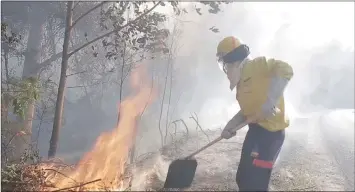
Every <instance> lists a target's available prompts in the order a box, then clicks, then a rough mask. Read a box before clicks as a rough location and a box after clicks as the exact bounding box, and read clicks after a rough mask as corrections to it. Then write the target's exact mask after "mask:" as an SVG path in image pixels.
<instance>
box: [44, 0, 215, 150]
mask: <svg viewBox="0 0 355 192" xmlns="http://www.w3.org/2000/svg"><path fill="white" fill-rule="evenodd" d="M104 3H105V2H102V3H100V4H98V5H96V6H95V7H93V8H92V9H90V10H89V11H87V12H86V13H84V14H82V15H81V16H80V17H79V18H78V19H77V20H75V21H74V22H73V24H72V25H69V26H68V24H67V28H68V29H72V28H73V27H74V25H75V24H76V23H77V22H78V21H79V20H80V19H82V18H83V17H84V16H86V15H88V14H89V13H90V12H92V11H93V10H95V9H96V8H98V7H102V5H103V4H104ZM202 3H203V4H205V5H209V6H210V7H211V9H209V10H208V11H209V12H210V13H217V12H218V11H219V8H218V5H219V4H220V3H210V2H202ZM68 4H69V3H68ZM148 4H149V2H119V3H115V2H114V3H112V4H110V5H108V6H107V7H106V8H107V9H106V11H103V12H102V13H103V16H105V17H102V19H101V21H102V22H101V23H102V24H101V26H102V28H104V29H105V30H108V29H109V27H108V25H107V23H106V22H107V21H109V23H111V24H112V26H113V30H111V31H109V32H107V33H105V34H103V35H101V36H98V37H96V38H94V39H92V40H90V41H87V42H86V43H84V44H83V45H81V46H78V47H77V48H74V49H73V50H72V51H70V52H68V53H64V49H63V58H62V70H61V74H62V75H61V76H60V82H61V83H60V85H59V87H58V98H57V103H56V113H55V118H54V123H53V134H52V137H51V142H50V149H49V153H48V157H54V156H55V151H56V147H57V141H58V137H59V135H58V134H59V128H60V127H61V123H60V121H61V116H62V115H61V114H62V112H63V99H64V92H65V91H64V90H65V79H66V75H64V74H66V69H67V66H68V60H69V58H70V57H71V56H72V55H74V54H75V53H77V52H79V51H80V50H82V49H83V48H86V47H88V46H89V45H91V44H93V43H95V42H97V41H99V40H101V39H103V40H102V45H103V47H105V48H109V47H111V48H112V47H114V48H116V47H117V43H116V42H115V43H111V42H112V41H105V38H108V39H110V40H112V39H111V38H112V37H111V35H115V36H116V37H118V38H121V39H124V40H125V43H126V42H130V44H132V45H133V49H136V50H137V51H138V50H139V49H144V48H147V47H149V50H151V51H152V52H160V51H163V52H166V50H167V49H166V48H165V46H164V45H161V44H159V43H158V42H157V40H158V39H161V38H162V36H163V38H164V36H166V34H167V33H166V32H167V31H166V30H165V29H164V28H162V27H161V26H160V23H162V22H164V21H165V20H166V16H165V15H164V14H162V13H158V12H152V11H153V10H154V9H155V8H156V7H158V6H159V5H162V6H165V3H162V2H157V3H154V4H153V6H152V7H151V8H148V7H147V5H148ZM170 5H172V7H173V10H174V12H175V13H176V14H180V12H181V9H179V8H178V6H177V5H178V2H170ZM71 6H72V5H71ZM142 8H143V10H142ZM130 10H131V11H132V13H133V14H134V15H135V16H136V17H135V19H133V20H130V21H126V19H125V17H124V16H123V14H124V13H126V12H127V11H130ZM67 11H68V10H67ZM69 11H72V10H69ZM71 14H72V13H71ZM67 17H68V15H67ZM108 18H109V19H108ZM67 22H68V18H67ZM122 29H126V30H127V31H126V32H123V33H120V32H121V31H122ZM66 32H67V33H66V34H68V31H66ZM66 38H67V37H66V36H65V38H64V39H66ZM68 38H69V37H68ZM65 42H66V41H65ZM65 42H64V43H65ZM68 42H69V39H68ZM118 44H120V42H119V43H118ZM134 45H137V46H134ZM63 47H64V46H63ZM92 50H93V54H94V55H98V52H96V51H95V47H94V46H92ZM66 51H67V50H66ZM115 51H116V50H115ZM116 55H117V52H113V51H107V53H106V56H107V57H109V58H114V59H115V58H117V56H116ZM115 56H116V57H115ZM63 65H64V66H63ZM63 70H64V71H63Z"/></svg>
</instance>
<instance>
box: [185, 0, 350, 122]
mask: <svg viewBox="0 0 355 192" xmlns="http://www.w3.org/2000/svg"><path fill="white" fill-rule="evenodd" d="M223 10H224V11H223V13H221V14H219V15H217V16H214V15H212V16H206V17H203V18H200V21H199V25H196V24H195V23H192V24H190V25H188V24H186V25H187V26H188V27H186V28H187V29H184V30H185V31H186V30H187V32H186V33H185V34H189V35H188V36H189V37H186V38H187V39H188V41H189V42H190V44H191V45H192V44H193V46H186V47H184V48H185V49H188V50H189V51H195V52H197V54H198V55H199V56H198V57H199V58H200V59H201V60H200V62H199V63H198V64H197V66H196V67H197V70H200V72H197V77H196V78H197V79H198V82H197V85H198V86H197V90H195V94H194V96H193V99H194V98H196V100H200V99H201V98H204V99H203V101H204V104H203V107H202V108H201V110H200V111H199V114H201V115H202V114H204V115H203V116H206V117H205V119H213V118H214V119H216V118H217V119H218V118H219V116H218V114H223V113H228V116H231V115H233V114H234V113H235V112H236V111H237V109H235V108H236V106H235V104H234V103H235V102H236V101H235V100H234V94H235V93H231V92H230V91H229V90H228V82H227V80H226V77H223V76H221V74H223V73H222V72H220V71H218V68H217V65H216V64H215V54H214V53H215V47H216V45H217V43H218V41H219V40H221V39H222V38H223V37H225V36H230V35H234V36H236V37H238V38H241V39H242V40H243V41H244V43H246V44H248V45H249V47H250V49H251V54H252V56H253V57H257V56H268V57H273V58H276V59H281V60H284V61H287V62H289V63H290V64H291V65H292V67H293V69H294V73H295V75H294V78H293V79H292V81H291V82H290V84H289V86H288V88H287V90H286V93H285V95H286V102H287V104H286V106H287V109H288V112H289V113H290V115H291V116H297V115H301V114H302V113H305V112H307V113H310V112H312V111H318V110H323V109H332V108H353V106H354V101H353V100H354V99H353V98H354V95H353V92H354V84H353V76H354V59H353V54H354V3H260V2H258V3H233V4H232V5H228V6H225V8H224V9H223ZM204 19H206V20H204ZM193 25H195V26H193ZM204 25H206V27H202V26H204ZM209 26H216V27H217V28H219V30H220V33H218V34H213V33H212V32H206V28H207V27H209ZM192 31H194V32H193V33H192ZM190 32H191V33H190ZM190 34H191V35H190ZM201 34H203V35H201ZM188 50H184V51H185V52H188ZM196 50H197V51H196ZM191 65H193V64H191ZM202 68H204V69H202ZM206 71H208V72H210V73H206ZM212 71H213V72H212ZM212 73H213V74H212ZM219 73H220V74H219ZM220 119H221V121H225V119H224V118H222V117H221V118H220ZM210 121H212V120H210ZM216 121H217V120H216ZM209 124H211V122H209ZM206 126H208V125H206Z"/></svg>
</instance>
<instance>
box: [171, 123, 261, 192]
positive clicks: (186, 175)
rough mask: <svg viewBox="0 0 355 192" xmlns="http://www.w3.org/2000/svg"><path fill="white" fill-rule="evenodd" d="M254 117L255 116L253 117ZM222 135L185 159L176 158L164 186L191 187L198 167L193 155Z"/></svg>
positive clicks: (217, 139)
mask: <svg viewBox="0 0 355 192" xmlns="http://www.w3.org/2000/svg"><path fill="white" fill-rule="evenodd" d="M253 119H254V118H253ZM251 122H252V121H250V120H247V121H246V122H244V123H243V124H241V125H240V126H238V127H236V128H234V130H239V129H240V128H242V127H244V126H245V125H247V124H249V123H251ZM222 139H223V138H222V137H218V138H216V139H215V140H213V141H211V142H210V143H208V144H207V145H205V146H204V147H202V148H200V149H199V150H197V151H195V152H194V153H192V154H190V155H189V156H187V157H185V158H183V159H177V160H174V161H173V162H172V163H171V164H170V166H169V170H168V175H167V177H166V179H165V183H164V188H165V189H169V188H170V189H171V188H179V189H181V188H186V187H190V185H191V183H192V181H193V179H194V176H195V172H196V168H197V161H196V159H194V158H193V157H194V156H195V155H197V154H198V153H200V152H201V151H203V150H205V149H207V148H208V147H210V146H212V145H214V144H215V143H217V142H218V141H220V140H222Z"/></svg>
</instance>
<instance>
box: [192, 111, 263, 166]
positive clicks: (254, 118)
mask: <svg viewBox="0 0 355 192" xmlns="http://www.w3.org/2000/svg"><path fill="white" fill-rule="evenodd" d="M255 120H256V117H253V118H250V119H248V120H246V121H245V122H244V123H242V124H240V125H239V126H237V127H236V128H234V130H238V129H241V128H242V127H244V126H246V125H248V124H249V123H252V122H254V121H255ZM222 139H223V138H222V137H221V136H219V137H218V138H216V139H215V140H213V141H211V142H209V143H208V144H207V145H205V146H203V147H202V148H200V149H199V150H197V151H195V152H193V153H192V154H190V155H189V156H187V157H185V159H190V158H192V157H193V156H195V155H197V154H198V153H200V152H201V151H203V150H205V149H207V148H208V147H210V146H212V145H214V144H215V143H217V142H218V141H220V140H222Z"/></svg>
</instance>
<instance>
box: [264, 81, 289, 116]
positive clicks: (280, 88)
mask: <svg viewBox="0 0 355 192" xmlns="http://www.w3.org/2000/svg"><path fill="white" fill-rule="evenodd" d="M287 84H288V80H287V79H285V78H282V77H278V76H274V77H272V78H271V83H270V88H269V91H268V95H267V99H266V102H265V103H264V104H263V105H262V107H261V116H262V117H263V118H267V117H270V116H275V115H276V114H277V113H279V112H280V110H279V109H278V108H277V107H276V106H277V103H278V101H279V99H280V97H281V96H282V95H283V92H284V90H285V88H286V86H287Z"/></svg>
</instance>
